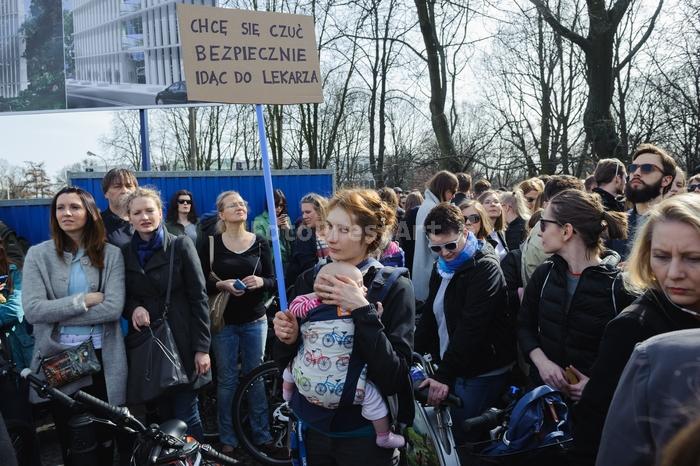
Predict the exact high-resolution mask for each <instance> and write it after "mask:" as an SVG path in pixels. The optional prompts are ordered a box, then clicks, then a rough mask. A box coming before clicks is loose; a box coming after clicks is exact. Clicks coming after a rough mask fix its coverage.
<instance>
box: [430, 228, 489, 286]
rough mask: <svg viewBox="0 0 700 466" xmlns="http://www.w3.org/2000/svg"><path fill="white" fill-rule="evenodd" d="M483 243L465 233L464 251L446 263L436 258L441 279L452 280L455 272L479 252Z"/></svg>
mask: <svg viewBox="0 0 700 466" xmlns="http://www.w3.org/2000/svg"><path fill="white" fill-rule="evenodd" d="M483 245H484V242H483V241H479V240H478V239H476V236H474V234H473V233H472V232H471V231H468V232H467V240H466V242H465V243H464V249H462V250H461V251H460V253H459V254H458V255H457V257H455V258H454V259H452V260H451V261H446V260H445V259H443V258H442V257H440V258H438V263H437V271H438V273H439V274H440V276H441V277H442V278H452V276H453V275H454V274H455V272H456V271H457V270H458V269H459V268H460V267H461V266H462V265H464V263H465V262H467V261H468V260H469V259H471V258H472V257H474V254H476V252H477V251H480V250H481V248H482V247H483Z"/></svg>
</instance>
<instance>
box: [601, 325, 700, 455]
mask: <svg viewBox="0 0 700 466" xmlns="http://www.w3.org/2000/svg"><path fill="white" fill-rule="evenodd" d="M699 368H700V329H689V330H679V331H676V332H669V333H663V334H661V335H657V336H655V337H652V338H649V339H648V340H646V341H644V342H643V343H640V344H638V345H637V347H636V349H635V350H634V353H632V357H631V358H630V359H629V362H628V363H627V366H626V367H625V371H624V372H623V373H622V378H620V383H619V384H618V386H617V390H616V391H615V396H614V398H613V400H612V404H611V405H610V411H609V412H608V417H607V419H606V420H605V428H604V429H603V436H602V439H601V442H600V450H599V452H598V459H597V461H596V465H597V466H609V465H615V466H643V465H644V466H646V465H650V464H661V461H660V460H661V453H662V452H663V448H664V447H665V446H666V444H667V443H668V441H669V440H671V439H672V438H673V436H674V435H675V434H677V433H678V432H679V431H680V430H681V429H682V428H683V427H685V426H686V425H687V424H688V423H690V422H692V421H693V420H694V419H697V415H698V397H699V396H700V395H698V391H697V387H698V386H700V371H699V370H698V369H699Z"/></svg>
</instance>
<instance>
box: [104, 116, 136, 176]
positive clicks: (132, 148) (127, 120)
mask: <svg viewBox="0 0 700 466" xmlns="http://www.w3.org/2000/svg"><path fill="white" fill-rule="evenodd" d="M99 141H100V144H101V145H102V147H103V148H104V150H105V151H106V152H107V153H109V154H111V155H112V157H114V160H115V161H116V162H117V163H118V164H126V165H127V166H128V167H130V168H133V169H134V170H138V169H139V167H140V166H141V122H140V120H139V115H138V112H136V111H135V110H122V111H118V112H115V113H114V116H113V117H112V131H111V133H110V134H109V135H104V136H102V137H101V138H100V140H99Z"/></svg>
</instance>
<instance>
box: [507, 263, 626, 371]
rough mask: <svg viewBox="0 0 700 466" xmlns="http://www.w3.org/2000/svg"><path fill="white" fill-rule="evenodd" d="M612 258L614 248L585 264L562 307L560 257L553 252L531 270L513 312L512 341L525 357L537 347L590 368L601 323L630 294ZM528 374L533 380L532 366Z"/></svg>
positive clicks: (562, 361) (583, 368) (549, 355)
mask: <svg viewBox="0 0 700 466" xmlns="http://www.w3.org/2000/svg"><path fill="white" fill-rule="evenodd" d="M618 261H619V256H617V254H615V255H614V256H609V257H608V260H607V261H606V262H604V263H602V264H601V265H597V266H593V267H588V268H586V269H585V270H584V271H583V273H582V274H581V277H580V279H579V282H578V285H577V287H576V290H575V291H574V296H573V299H572V300H571V305H570V306H569V307H568V308H567V291H566V283H567V277H566V274H567V271H568V268H569V266H568V264H567V263H566V261H565V260H564V259H563V258H562V257H561V256H559V255H557V254H555V255H553V256H552V257H550V258H549V259H547V261H545V262H544V263H543V264H542V265H540V266H539V267H538V268H537V269H536V270H535V272H534V273H533V274H532V277H531V278H530V281H529V282H528V283H527V287H526V288H525V295H524V297H523V302H522V305H521V306H520V312H519V314H518V341H519V343H520V348H521V350H522V352H523V355H524V356H525V357H526V359H528V360H529V355H530V352H531V351H532V350H534V349H535V348H540V349H541V350H542V351H543V352H544V354H545V355H546V356H547V358H549V359H550V360H551V361H553V362H554V363H556V364H557V365H559V366H560V367H566V366H568V365H573V366H574V367H576V369H578V370H579V371H581V372H583V373H584V374H590V369H591V366H592V365H593V363H594V362H595V360H596V357H597V356H598V347H599V345H600V341H601V339H602V338H603V331H604V330H605V326H606V324H607V323H608V322H609V321H610V320H611V319H612V318H613V317H615V316H616V315H617V314H619V313H620V312H621V311H622V310H623V309H624V308H625V307H627V306H628V305H629V304H630V303H631V302H632V300H633V298H632V296H631V295H630V294H628V293H627V292H626V291H625V288H624V285H623V283H622V276H621V271H620V270H619V269H618V268H617V262H618ZM531 374H532V375H533V379H534V382H535V383H538V384H539V382H540V380H539V375H538V372H537V370H536V369H534V370H533V371H531Z"/></svg>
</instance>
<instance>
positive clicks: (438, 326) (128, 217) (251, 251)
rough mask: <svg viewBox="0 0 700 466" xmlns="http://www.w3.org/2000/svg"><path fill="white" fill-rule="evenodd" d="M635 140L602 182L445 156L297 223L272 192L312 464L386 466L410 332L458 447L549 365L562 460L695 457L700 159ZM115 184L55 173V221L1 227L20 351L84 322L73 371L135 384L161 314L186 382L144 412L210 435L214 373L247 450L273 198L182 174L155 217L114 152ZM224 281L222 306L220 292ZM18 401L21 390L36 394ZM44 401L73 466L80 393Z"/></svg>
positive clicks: (314, 210)
mask: <svg viewBox="0 0 700 466" xmlns="http://www.w3.org/2000/svg"><path fill="white" fill-rule="evenodd" d="M631 160H632V163H631V164H629V165H628V166H625V165H624V164H623V163H622V162H621V161H620V160H617V159H603V160H600V161H599V162H598V164H597V166H596V168H595V171H594V173H593V174H592V175H591V177H589V178H590V179H587V180H581V179H578V178H576V177H573V176H569V175H551V176H545V175H542V176H539V177H534V178H530V179H526V180H524V181H521V182H519V183H517V184H515V185H513V186H508V187H499V186H495V185H494V184H492V183H491V182H490V181H489V180H486V179H480V180H478V181H476V182H475V183H473V186H472V178H471V176H470V175H469V174H466V173H457V174H453V173H451V172H448V171H440V172H438V173H436V174H435V175H434V176H433V177H432V178H431V179H430V180H429V181H428V182H427V183H426V187H425V190H424V191H423V193H421V192H420V191H413V192H404V191H403V190H402V189H401V188H398V187H397V188H382V189H380V190H376V191H375V190H369V189H342V190H339V191H337V192H336V193H335V194H334V195H333V196H332V197H331V198H330V199H326V198H324V197H323V196H320V195H318V194H315V193H309V194H307V195H305V196H304V197H302V198H301V199H299V200H298V202H299V207H300V211H301V216H300V217H299V218H298V219H292V218H290V217H289V213H288V210H287V198H286V196H285V193H284V192H282V191H281V190H279V189H277V190H275V192H274V202H275V212H274V216H275V219H276V225H277V228H278V229H279V235H276V236H278V237H279V246H280V249H281V253H282V262H283V267H284V274H285V277H286V282H287V284H288V285H291V286H290V288H289V291H288V295H289V296H288V299H289V301H290V305H289V311H288V312H285V311H287V310H283V311H280V312H278V313H277V314H275V315H274V320H273V327H274V335H275V341H274V342H273V355H274V359H275V361H276V362H277V363H278V364H279V367H280V372H281V373H282V372H284V398H285V400H287V401H288V402H289V404H290V406H291V408H292V411H293V412H294V414H295V416H296V418H297V419H298V420H299V424H298V426H299V427H298V428H300V429H302V431H303V432H304V435H303V438H304V442H305V450H306V455H307V458H306V459H307V462H308V464H310V465H312V466H313V465H332V464H335V465H344V464H350V463H353V464H354V463H356V462H362V463H365V464H368V465H374V464H376V465H389V464H391V462H392V461H393V458H394V456H395V455H396V454H397V453H396V450H395V449H396V448H397V447H401V446H403V445H404V443H405V439H404V437H403V436H402V432H401V430H400V429H399V428H398V427H397V426H405V425H410V424H411V423H412V421H413V417H414V403H413V391H412V386H411V381H410V376H409V369H410V366H411V362H412V353H413V352H414V351H415V352H419V353H425V354H430V355H431V356H432V358H433V360H434V361H436V362H437V370H436V372H435V373H434V374H433V375H431V376H429V377H428V378H426V379H425V380H423V381H422V382H421V386H422V387H424V388H427V391H428V395H427V402H428V404H432V405H437V404H440V403H441V402H443V401H444V400H445V399H446V398H447V396H448V395H449V394H454V395H456V396H457V397H459V398H460V399H461V401H462V404H461V407H460V408H454V409H452V418H453V433H454V435H455V438H456V440H457V442H458V443H464V442H468V441H474V440H478V439H477V438H474V434H473V433H469V432H464V431H462V429H461V425H462V422H461V421H462V420H464V419H466V418H469V417H473V416H476V415H479V414H481V413H482V412H484V411H485V410H486V409H488V408H489V407H492V406H495V405H497V404H498V403H499V402H500V399H501V396H502V394H503V393H504V391H505V390H506V389H507V387H508V386H509V385H510V384H513V383H514V382H515V383H518V384H519V385H521V386H523V388H532V387H536V386H538V385H542V384H547V385H549V386H551V387H552V388H554V389H556V390H558V391H559V392H561V393H562V394H563V396H564V397H565V399H566V401H567V404H569V406H570V409H571V412H572V419H571V423H572V429H573V436H574V446H573V448H572V449H571V451H570V452H569V460H570V463H571V464H580V465H592V464H598V465H601V466H606V465H613V464H614V465H625V464H630V465H632V464H652V463H655V462H656V463H658V464H661V463H660V462H661V461H676V462H674V463H666V464H677V465H681V464H694V463H683V462H681V460H680V458H684V457H685V456H683V455H684V454H685V453H684V452H685V449H687V448H690V447H691V445H694V444H697V442H698V440H700V438H699V437H698V431H699V427H698V424H697V419H698V416H697V413H698V412H700V410H699V409H698V408H700V405H698V403H697V400H698V395H700V393H698V392H697V391H696V390H697V386H698V385H697V382H698V380H700V376H699V374H700V366H698V362H697V354H699V353H700V352H699V351H698V349H700V343H698V341H700V340H698V339H697V337H698V336H700V333H699V332H700V329H699V328H700V174H694V175H692V176H686V175H685V173H684V172H683V171H682V170H681V169H680V168H679V167H678V166H677V164H676V162H675V160H674V159H673V157H671V156H670V155H669V154H667V153H666V152H665V151H664V150H663V149H662V148H660V147H657V146H654V145H651V144H643V145H641V146H639V147H638V148H637V149H636V150H635V152H634V153H633V154H632V156H631ZM102 188H103V193H104V196H105V198H106V199H107V201H108V207H107V209H105V210H104V211H103V212H99V210H98V208H97V206H96V203H95V199H94V198H93V197H92V195H91V194H90V193H88V192H86V191H84V190H83V189H80V188H76V187H66V188H64V189H62V190H60V191H59V192H58V193H56V195H55V196H54V197H53V200H52V205H51V218H50V229H51V239H50V240H48V241H46V242H43V243H41V244H37V245H34V246H32V247H31V248H30V249H29V251H28V252H27V254H26V257H24V258H23V259H22V258H21V255H20V258H18V256H17V255H11V254H10V247H11V246H13V245H11V244H7V243H6V244H3V243H0V275H3V276H4V281H3V282H2V284H0V291H1V292H2V298H4V302H2V303H0V323H1V324H2V336H3V341H2V343H3V348H4V350H5V353H6V357H8V358H10V359H11V360H12V361H13V362H14V363H15V364H16V365H17V366H19V367H28V368H30V369H31V370H32V371H34V372H36V374H38V375H39V376H43V372H42V367H43V364H44V360H45V358H46V357H49V356H52V355H54V354H56V353H57V352H60V351H62V350H64V349H65V348H68V347H73V346H77V345H81V344H85V343H86V342H88V341H89V342H91V344H92V346H93V347H94V350H95V354H96V357H97V359H98V360H99V362H100V370H99V372H96V373H93V374H92V375H90V376H88V377H83V378H80V379H78V380H75V381H73V382H70V383H68V384H66V385H63V386H61V387H60V388H61V390H63V391H65V392H66V393H69V394H71V393H74V392H75V391H77V390H78V389H82V390H84V391H87V392H88V393H91V394H93V395H95V396H97V397H98V398H101V399H103V400H105V401H108V402H109V403H111V404H114V405H124V404H129V403H130V399H129V393H130V390H131V391H133V388H134V385H133V384H137V383H138V382H139V379H142V378H143V376H144V374H141V373H135V372H134V370H132V369H133V367H132V364H131V363H132V361H130V360H129V358H127V348H126V346H125V337H126V339H127V341H128V339H129V335H133V334H137V333H141V332H145V331H150V327H152V326H154V325H155V323H156V322H159V321H167V322H168V323H169V326H170V329H171V331H172V335H173V339H174V342H175V346H176V349H177V352H178V354H179V357H180V359H181V360H182V365H183V366H184V371H185V373H186V377H187V382H186V383H180V384H179V385H177V386H174V387H170V388H168V389H166V390H164V391H163V392H162V393H161V394H160V395H158V396H157V397H156V398H155V399H153V400H149V402H148V403H146V411H147V412H148V413H149V414H150V415H153V416H155V418H156V419H170V418H178V419H181V420H182V421H184V422H186V423H187V426H188V432H189V433H190V434H191V435H193V436H194V437H196V438H202V437H203V430H202V422H201V420H200V413H199V411H198V396H199V395H198V394H199V393H200V390H199V389H200V388H201V387H203V386H205V385H206V384H208V383H210V382H211V380H212V370H215V371H216V378H217V387H216V395H217V400H216V401H217V414H218V416H217V420H218V426H219V442H220V444H219V448H220V449H221V450H222V451H223V452H224V453H227V454H230V455H233V456H236V454H237V453H239V452H240V450H239V448H240V447H239V445H240V442H239V439H238V438H237V437H236V434H235V432H234V429H233V415H234V413H233V396H234V393H235V392H236V388H237V385H238V382H239V378H240V376H241V375H243V374H246V373H248V372H250V371H251V370H253V369H255V368H256V367H258V366H259V365H260V364H262V363H263V360H264V357H265V348H266V343H267V341H266V340H267V338H268V316H267V315H266V307H265V300H266V298H267V297H268V296H270V295H273V294H274V293H275V291H276V289H277V275H276V273H275V269H274V267H273V261H272V252H271V251H272V244H271V237H272V236H273V235H271V232H270V227H271V215H272V212H268V211H267V210H265V211H264V212H263V213H261V214H260V215H258V216H257V217H255V218H254V219H251V218H249V215H248V213H249V212H248V203H247V202H246V200H245V199H244V198H243V197H242V196H241V195H240V194H239V193H237V192H235V191H226V192H223V193H221V194H220V195H219V196H218V198H217V200H216V206H215V208H216V211H215V213H211V214H205V215H203V216H201V217H199V216H198V215H197V210H196V208H195V204H194V196H193V194H192V193H191V192H189V191H187V190H178V191H177V192H175V193H174V194H173V195H172V197H171V198H170V199H169V200H168V202H167V206H166V207H167V209H165V212H166V214H165V218H163V215H164V208H163V201H162V199H161V197H160V194H159V193H158V192H157V191H155V190H153V189H149V188H147V187H140V186H139V185H138V181H137V179H136V177H135V176H134V173H132V172H130V171H129V170H126V169H113V170H111V171H109V172H108V173H107V174H106V176H105V177H104V180H103V183H102ZM222 292H223V293H224V294H226V298H227V299H226V301H225V306H224V307H223V311H222V312H221V313H217V314H214V313H212V309H211V305H210V301H211V300H210V299H209V298H210V297H211V296H214V295H217V294H219V293H222ZM0 301H1V299H0ZM695 329H698V330H695ZM635 348H636V349H635ZM212 356H213V358H212ZM212 359H214V360H215V364H212ZM677 361H684V362H683V363H682V364H681V362H677ZM137 367H141V366H137ZM329 378H330V380H335V381H336V383H331V382H329ZM671 379H672V380H673V383H670V382H669V381H670V380H671ZM319 386H321V388H318V387H319ZM311 387H316V390H314V389H313V388H311ZM22 397H23V398H26V399H22V400H18V402H17V403H16V405H17V406H19V405H21V403H25V404H26V403H27V400H28V401H29V402H31V403H39V402H42V401H45V400H41V399H40V398H38V397H37V396H36V394H35V393H33V392H32V393H29V392H28V390H25V391H24V392H20V398H22ZM388 399H392V400H394V401H395V403H389V405H387V400H388ZM267 403H268V401H267V399H266V396H265V393H264V389H263V387H261V386H260V387H255V388H254V389H253V390H251V392H250V394H249V399H248V404H249V407H248V408H249V418H250V420H251V421H250V422H251V435H252V438H253V442H254V443H255V444H257V445H260V448H261V449H263V450H265V451H268V452H270V453H271V454H274V450H275V446H274V445H273V443H272V438H271V435H270V426H269V425H268V415H267V411H268V405H267ZM50 405H51V413H52V415H53V419H54V422H55V425H56V432H57V435H58V438H59V441H60V444H61V447H62V453H63V459H64V463H65V464H67V465H69V464H71V454H70V451H69V441H68V434H69V426H68V422H69V419H70V418H71V416H72V415H73V414H75V413H74V412H72V411H71V410H70V409H68V408H66V407H64V406H61V405H59V404H57V403H50ZM389 406H393V407H394V409H389ZM0 408H2V409H1V410H0V411H2V412H3V414H5V413H6V410H8V409H10V408H8V407H5V406H4V405H0ZM5 415H6V416H7V414H5ZM686 426H687V427H686ZM95 435H96V436H97V438H98V440H99V443H98V448H99V453H100V455H101V456H100V458H101V461H100V464H109V463H110V462H111V459H112V458H113V457H114V449H115V448H116V449H117V450H118V452H119V458H120V460H121V461H122V462H124V461H126V462H128V458H129V448H130V439H129V438H127V437H124V436H115V433H114V431H111V430H109V429H107V428H105V427H103V426H100V425H96V427H95ZM620 445H625V448H624V451H623V450H621V449H620ZM667 445H668V448H667ZM664 452H665V453H664ZM36 456H37V455H35V457H34V458H32V461H33V462H34V463H35V464H36V462H37V458H36ZM686 456H687V455H686ZM669 458H673V460H671V459H669ZM28 464H29V463H28Z"/></svg>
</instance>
